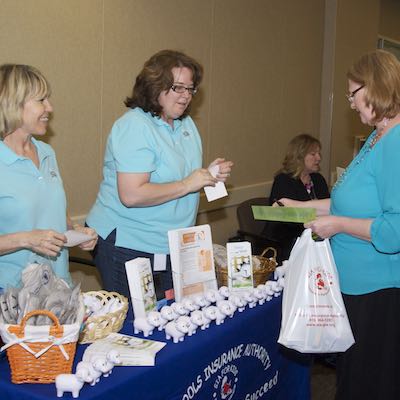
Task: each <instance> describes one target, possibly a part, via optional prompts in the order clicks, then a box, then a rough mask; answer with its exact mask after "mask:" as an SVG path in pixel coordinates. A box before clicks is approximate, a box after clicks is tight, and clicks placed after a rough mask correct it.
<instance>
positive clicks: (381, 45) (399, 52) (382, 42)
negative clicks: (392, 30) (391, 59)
mask: <svg viewBox="0 0 400 400" xmlns="http://www.w3.org/2000/svg"><path fill="white" fill-rule="evenodd" d="M378 49H384V50H387V51H390V52H391V53H392V54H394V55H395V56H396V57H397V58H398V59H399V60H400V42H397V41H396V40H393V39H389V38H385V37H383V36H381V37H379V38H378Z"/></svg>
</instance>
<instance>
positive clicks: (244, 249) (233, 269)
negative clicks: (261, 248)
mask: <svg viewBox="0 0 400 400" xmlns="http://www.w3.org/2000/svg"><path fill="white" fill-rule="evenodd" d="M226 251H227V260H228V286H229V288H230V289H231V290H242V289H250V288H252V287H253V261H252V255H251V243H250V242H229V243H227V244H226Z"/></svg>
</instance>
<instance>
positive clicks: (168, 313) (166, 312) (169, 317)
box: [158, 305, 178, 331]
mask: <svg viewBox="0 0 400 400" xmlns="http://www.w3.org/2000/svg"><path fill="white" fill-rule="evenodd" d="M160 314H161V318H162V319H163V323H162V324H161V325H160V326H159V327H158V330H159V331H161V330H163V329H164V327H165V325H167V323H168V322H169V321H173V320H175V319H177V318H178V315H177V314H176V312H175V311H174V310H173V309H172V307H171V306H168V305H167V306H163V307H162V308H161V310H160Z"/></svg>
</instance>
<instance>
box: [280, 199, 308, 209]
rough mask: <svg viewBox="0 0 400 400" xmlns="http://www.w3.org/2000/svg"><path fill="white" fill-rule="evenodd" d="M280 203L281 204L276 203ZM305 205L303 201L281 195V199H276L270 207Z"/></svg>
mask: <svg viewBox="0 0 400 400" xmlns="http://www.w3.org/2000/svg"><path fill="white" fill-rule="evenodd" d="M278 202H279V203H281V204H278ZM282 206H285V207H306V206H305V205H304V201H300V200H292V199H287V198H286V197H283V198H282V199H277V200H276V201H275V202H274V203H273V204H272V207H282Z"/></svg>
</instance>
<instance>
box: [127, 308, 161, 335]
mask: <svg viewBox="0 0 400 400" xmlns="http://www.w3.org/2000/svg"><path fill="white" fill-rule="evenodd" d="M162 324H163V319H162V317H161V314H160V313H159V312H158V311H150V312H149V313H148V315H147V318H143V317H140V318H135V320H134V321H133V328H134V332H135V334H138V333H139V332H143V336H144V337H148V336H149V335H152V334H153V331H154V328H158V327H159V326H161V325H162Z"/></svg>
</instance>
